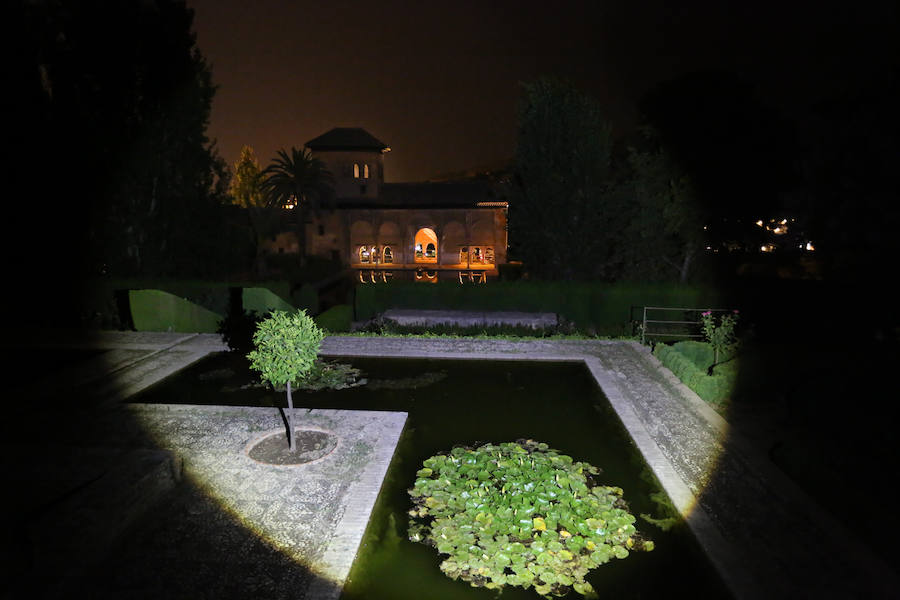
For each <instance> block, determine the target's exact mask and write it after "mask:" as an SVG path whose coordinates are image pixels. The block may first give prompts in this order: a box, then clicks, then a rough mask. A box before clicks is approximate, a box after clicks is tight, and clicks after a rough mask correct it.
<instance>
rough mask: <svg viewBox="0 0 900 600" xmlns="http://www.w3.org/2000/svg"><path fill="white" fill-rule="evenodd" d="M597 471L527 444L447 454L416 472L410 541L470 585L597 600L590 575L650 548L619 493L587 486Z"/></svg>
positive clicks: (542, 446)
mask: <svg viewBox="0 0 900 600" xmlns="http://www.w3.org/2000/svg"><path fill="white" fill-rule="evenodd" d="M598 473H599V469H597V468H596V467H594V466H592V465H590V464H588V463H583V462H575V461H573V460H572V458H571V457H569V456H566V455H564V454H559V453H558V452H557V451H556V450H552V449H550V448H549V447H548V446H547V444H543V443H538V442H535V441H533V440H518V441H517V442H515V443H503V444H499V445H494V444H485V445H483V446H480V447H478V448H475V449H472V448H463V447H457V448H454V449H453V450H451V451H450V453H449V454H446V455H444V454H439V455H437V456H433V457H431V458H429V459H427V460H426V461H425V462H424V463H423V468H422V469H420V470H419V471H418V472H417V473H416V475H417V479H416V482H415V486H414V487H413V488H412V489H410V490H409V494H410V496H411V497H412V500H413V505H414V507H413V509H412V510H411V511H410V513H409V514H410V516H411V517H412V520H411V523H410V539H411V540H412V541H422V542H425V543H427V544H430V545H432V546H434V547H436V548H437V551H438V552H439V553H440V554H445V555H447V558H446V559H444V561H443V562H442V563H441V565H440V568H441V570H442V571H443V572H444V573H445V574H446V575H447V576H449V577H451V578H453V579H462V580H464V581H468V582H469V584H470V585H472V586H473V587H485V588H489V589H500V588H503V586H505V585H514V586H521V587H523V588H529V587H532V586H533V587H534V590H535V591H536V592H537V593H538V594H540V595H542V596H545V597H547V596H563V595H565V594H566V593H568V592H569V591H571V590H575V591H576V592H578V593H579V594H582V595H585V596H590V597H596V594H595V593H594V591H593V588H592V587H591V584H590V583H588V582H587V581H585V579H584V578H585V576H586V575H587V573H588V571H590V570H591V569H592V568H595V567H597V566H600V565H602V564H604V563H606V562H608V561H609V560H610V559H612V558H619V559H621V558H625V557H627V556H628V554H629V551H630V550H652V549H653V542H651V541H644V540H643V539H642V538H641V536H640V535H639V534H638V533H637V531H636V530H635V528H634V525H633V523H634V521H635V518H634V516H633V515H631V514H630V513H629V512H628V506H627V504H626V503H625V501H624V500H623V499H622V494H623V492H622V490H621V489H620V488H617V487H610V486H605V485H597V484H595V483H594V481H593V478H592V476H594V475H597V474H598Z"/></svg>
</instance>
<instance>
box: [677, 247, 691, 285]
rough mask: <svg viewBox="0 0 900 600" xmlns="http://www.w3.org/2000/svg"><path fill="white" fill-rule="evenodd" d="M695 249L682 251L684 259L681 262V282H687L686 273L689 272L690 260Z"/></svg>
mask: <svg viewBox="0 0 900 600" xmlns="http://www.w3.org/2000/svg"><path fill="white" fill-rule="evenodd" d="M694 253H695V250H688V251H687V252H685V253H684V260H683V261H682V263H681V269H680V270H681V283H687V280H688V273H690V269H691V262H692V261H693V259H694Z"/></svg>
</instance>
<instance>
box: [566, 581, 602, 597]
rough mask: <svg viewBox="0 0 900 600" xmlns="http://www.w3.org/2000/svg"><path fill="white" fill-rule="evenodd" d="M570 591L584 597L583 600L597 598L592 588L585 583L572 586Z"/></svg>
mask: <svg viewBox="0 0 900 600" xmlns="http://www.w3.org/2000/svg"><path fill="white" fill-rule="evenodd" d="M572 589H573V590H575V591H576V592H578V593H579V594H581V595H582V596H584V597H585V598H597V597H598V596H597V592H596V591H594V588H593V586H591V584H590V583H588V582H587V581H583V582H581V581H579V582H576V583H573V584H572Z"/></svg>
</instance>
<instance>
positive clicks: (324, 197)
mask: <svg viewBox="0 0 900 600" xmlns="http://www.w3.org/2000/svg"><path fill="white" fill-rule="evenodd" d="M262 176H263V182H262V190H263V194H264V196H265V199H266V204H267V206H269V207H274V208H281V207H285V208H288V207H289V208H291V209H292V210H294V211H296V223H297V243H298V249H299V252H300V261H301V263H302V262H303V261H304V258H305V256H306V226H305V224H306V219H307V215H308V214H309V213H313V214H315V213H317V212H318V211H319V209H320V208H321V207H322V206H323V205H326V204H329V203H330V202H331V201H332V199H333V198H334V177H333V176H332V174H331V173H330V172H329V171H328V169H327V168H326V167H325V163H323V162H322V161H321V160H319V159H318V158H314V157H313V155H312V153H311V152H310V151H309V150H306V149H303V150H298V149H297V148H293V147H292V148H291V153H290V154H288V153H287V152H286V151H285V150H284V149H281V150H279V151H278V153H277V155H276V156H275V158H274V159H272V163H271V164H270V165H269V166H268V167H266V168H265V170H264V171H263V172H262Z"/></svg>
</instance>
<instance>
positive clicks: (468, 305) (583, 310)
mask: <svg viewBox="0 0 900 600" xmlns="http://www.w3.org/2000/svg"><path fill="white" fill-rule="evenodd" d="M718 301H719V294H718V293H717V292H716V291H715V289H714V288H708V287H700V286H683V285H676V284H635V283H620V284H602V283H575V282H538V281H512V282H508V281H496V282H491V283H488V284H487V285H459V284H458V283H455V282H438V283H435V284H423V283H415V282H395V283H390V284H388V285H363V286H357V288H356V315H357V318H358V319H360V320H367V319H371V318H373V317H375V316H376V315H378V314H381V313H383V312H384V311H385V310H388V309H391V308H407V309H409V308H418V309H423V310H441V309H443V310H483V311H491V310H498V311H499V310H508V311H526V312H552V313H556V314H559V315H560V316H561V317H562V318H564V319H565V320H567V321H570V322H572V323H573V324H574V325H575V327H576V328H578V329H579V330H581V331H586V332H593V333H597V334H599V335H608V336H630V335H632V322H631V320H632V307H642V306H687V307H691V306H712V305H715V304H717V303H718ZM635 318H638V317H637V316H635Z"/></svg>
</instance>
